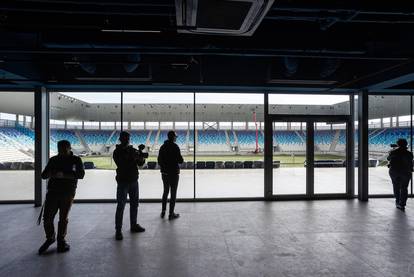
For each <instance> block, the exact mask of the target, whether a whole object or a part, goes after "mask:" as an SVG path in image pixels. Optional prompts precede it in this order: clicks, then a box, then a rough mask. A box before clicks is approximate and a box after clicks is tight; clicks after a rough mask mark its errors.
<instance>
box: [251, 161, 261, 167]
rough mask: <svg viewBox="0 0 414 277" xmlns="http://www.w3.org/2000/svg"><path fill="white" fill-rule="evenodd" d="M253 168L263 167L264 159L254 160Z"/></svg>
mask: <svg viewBox="0 0 414 277" xmlns="http://www.w3.org/2000/svg"><path fill="white" fill-rule="evenodd" d="M253 168H263V161H254V162H253Z"/></svg>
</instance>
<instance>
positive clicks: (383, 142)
mask: <svg viewBox="0 0 414 277" xmlns="http://www.w3.org/2000/svg"><path fill="white" fill-rule="evenodd" d="M399 138H405V139H407V140H408V141H409V138H410V129H409V128H385V129H379V130H378V129H377V131H376V132H370V136H369V138H368V143H369V147H370V150H372V151H378V152H387V151H389V150H390V144H391V143H395V142H396V141H397V139H399Z"/></svg>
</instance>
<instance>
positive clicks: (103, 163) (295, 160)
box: [82, 154, 343, 169]
mask: <svg viewBox="0 0 414 277" xmlns="http://www.w3.org/2000/svg"><path fill="white" fill-rule="evenodd" d="M319 159H343V157H341V156H337V155H328V154H324V155H315V160H319ZM82 160H83V161H84V162H93V163H94V164H95V167H96V168H99V169H115V168H116V166H115V163H114V161H113V160H112V158H111V157H108V156H105V157H97V156H88V157H82ZM156 160H157V157H155V156H152V157H151V156H150V157H149V158H148V159H147V161H156ZM196 160H197V161H262V160H263V155H257V156H253V155H244V156H242V155H238V156H196ZM273 160H274V161H280V162H281V163H282V164H286V166H289V167H303V163H304V162H305V156H304V155H275V156H273ZM184 161H194V157H193V156H184Z"/></svg>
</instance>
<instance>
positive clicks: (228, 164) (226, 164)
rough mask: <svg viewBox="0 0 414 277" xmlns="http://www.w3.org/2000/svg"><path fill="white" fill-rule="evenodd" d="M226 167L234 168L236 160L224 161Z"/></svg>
mask: <svg viewBox="0 0 414 277" xmlns="http://www.w3.org/2000/svg"><path fill="white" fill-rule="evenodd" d="M224 167H225V168H234V162H231V161H227V162H224Z"/></svg>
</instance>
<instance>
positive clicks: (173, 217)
mask: <svg viewBox="0 0 414 277" xmlns="http://www.w3.org/2000/svg"><path fill="white" fill-rule="evenodd" d="M179 217H180V214H175V213H172V214H170V215H169V216H168V220H173V219H177V218H179Z"/></svg>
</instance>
